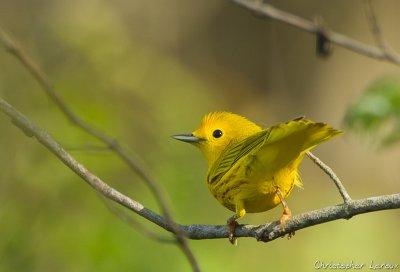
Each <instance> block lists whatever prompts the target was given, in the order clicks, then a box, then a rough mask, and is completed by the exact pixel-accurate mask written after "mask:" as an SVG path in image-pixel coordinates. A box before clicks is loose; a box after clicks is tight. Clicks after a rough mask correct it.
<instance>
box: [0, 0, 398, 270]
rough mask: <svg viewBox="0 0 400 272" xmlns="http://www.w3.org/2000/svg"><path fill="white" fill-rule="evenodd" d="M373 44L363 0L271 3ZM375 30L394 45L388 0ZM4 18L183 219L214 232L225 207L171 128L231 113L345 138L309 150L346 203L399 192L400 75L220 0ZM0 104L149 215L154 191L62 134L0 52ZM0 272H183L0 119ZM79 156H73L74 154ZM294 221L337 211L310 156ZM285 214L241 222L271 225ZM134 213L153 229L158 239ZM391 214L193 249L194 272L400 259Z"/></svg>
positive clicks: (78, 7)
mask: <svg viewBox="0 0 400 272" xmlns="http://www.w3.org/2000/svg"><path fill="white" fill-rule="evenodd" d="M269 2H270V3H271V4H273V5H275V6H276V7H278V8H281V9H283V10H287V11H290V12H293V13H295V14H298V15H301V16H303V17H306V18H310V19H313V18H316V17H317V15H318V16H321V17H322V18H324V22H325V24H326V25H327V26H329V27H331V28H332V29H334V30H336V31H338V32H341V33H343V34H346V35H349V36H351V37H354V38H356V39H359V40H361V41H363V42H366V43H369V44H374V39H373V36H372V35H371V33H370V30H369V27H368V22H367V19H366V17H365V14H364V8H363V2H362V1H344V0H341V1H322V2H321V1H311V0H307V1H294V0H280V1H269ZM373 3H374V7H375V11H376V14H377V17H378V20H379V22H380V25H381V28H382V31H383V34H384V36H385V38H386V39H387V40H388V42H389V43H390V44H391V45H392V47H393V48H397V49H399V50H400V36H399V35H398V33H399V32H398V27H397V25H398V24H399V23H400V18H399V16H398V10H399V9H400V2H398V1H394V0H393V1H389V0H385V1H375V2H373ZM0 20H1V25H2V27H3V28H5V29H6V30H7V32H9V33H10V34H11V35H12V36H13V37H14V38H16V39H17V40H18V41H19V42H20V44H21V45H22V46H23V47H24V48H25V50H26V51H27V52H29V54H30V55H32V56H33V58H34V59H35V60H36V61H37V62H38V63H39V64H40V65H41V66H42V67H43V69H44V71H45V72H46V73H47V74H48V76H49V78H50V79H51V81H52V82H53V83H54V85H55V87H56V89H57V91H58V92H59V94H60V95H61V96H62V97H63V98H64V99H65V101H66V102H67V103H68V104H69V105H70V106H71V107H72V109H73V110H74V111H75V112H76V113H77V114H79V115H80V116H82V117H83V118H84V119H85V120H87V121H89V122H90V123H92V124H94V125H95V126H97V127H98V128H101V129H102V130H104V131H106V132H107V133H108V134H110V135H113V136H115V137H116V138H117V139H119V140H120V141H121V142H123V143H124V146H126V147H128V148H129V149H131V150H133V151H134V152H135V153H136V154H138V155H139V156H140V157H141V158H142V160H143V161H144V162H145V164H146V165H147V166H148V169H149V171H151V172H152V173H153V175H154V176H155V178H156V179H157V180H158V181H159V183H160V185H161V186H162V187H163V188H164V190H165V192H166V193H168V198H169V203H170V205H171V207H172V209H173V214H174V218H175V219H176V220H177V221H178V222H180V223H183V224H192V223H202V224H223V223H224V222H226V219H227V218H228V217H229V216H230V215H231V213H230V212H229V211H228V210H226V209H225V208H224V207H222V206H221V205H220V204H219V203H217V201H216V200H215V199H214V198H213V197H212V195H211V194H210V193H209V192H208V189H207V187H206V184H205V173H206V165H205V161H204V159H203V158H202V155H201V154H200V152H198V151H197V150H196V149H195V148H193V147H191V146H188V145H185V144H182V143H179V142H176V141H174V140H172V139H171V138H170V135H172V134H176V133H181V132H190V131H192V130H193V129H195V128H196V127H197V126H198V124H199V121H200V119H201V117H202V116H203V115H204V114H206V113H208V112H210V111H214V110H229V111H232V112H236V113H239V114H242V115H244V116H247V117H248V118H250V119H251V120H254V121H256V122H258V123H259V124H261V125H264V126H269V125H272V124H275V123H277V122H281V121H286V120H288V119H292V118H295V117H298V116H302V115H305V116H307V117H308V118H311V119H314V120H316V121H323V122H328V123H330V124H332V125H333V126H334V127H337V128H341V129H343V130H345V132H346V133H345V134H344V135H343V136H342V137H338V138H335V139H334V140H332V141H330V142H328V143H326V144H324V145H322V146H320V147H318V149H316V150H315V154H316V155H318V156H319V157H320V158H321V159H322V160H323V161H325V162H326V163H327V164H328V165H330V166H331V167H332V168H333V169H334V170H335V171H336V173H337V174H338V175H339V176H340V177H341V178H342V180H343V183H344V185H345V186H346V187H347V189H348V190H349V193H350V194H351V196H352V197H353V198H363V197H368V196H373V195H380V194H391V193H396V192H399V191H400V181H399V174H400V169H399V160H400V152H399V151H400V145H399V144H398V143H397V139H398V135H399V133H398V131H400V130H399V128H400V122H399V108H400V87H399V84H398V82H397V80H398V79H397V78H398V77H399V75H400V67H399V66H395V65H393V64H390V63H385V62H380V61H377V60H373V59H370V58H367V57H365V56H361V55H358V54H356V53H354V52H350V51H347V50H344V49H342V48H339V47H337V46H334V48H333V52H332V55H331V56H330V57H328V58H318V57H316V54H315V36H313V35H310V34H308V33H305V32H303V31H301V30H298V29H295V28H292V27H289V26H287V25H284V24H281V23H279V22H276V21H272V20H268V19H267V20H263V19H260V18H257V17H255V16H253V15H252V14H251V13H249V12H247V11H245V10H243V9H242V8H240V7H238V6H236V5H234V4H233V3H232V2H230V1H223V0H218V1H215V0H213V1H211V0H206V1H182V0H170V1H123V0H115V1H102V0H87V1H77V0H70V1H62V0H52V1H50V0H34V1H32V0H17V1H15V0H0ZM0 95H1V97H3V98H5V99H6V100H8V101H9V102H10V103H11V104H13V105H14V106H15V107H17V108H18V109H19V110H21V111H22V112H23V113H25V114H26V115H27V116H29V117H30V118H31V119H32V120H34V121H35V122H36V123H37V124H39V125H40V126H41V127H43V128H45V129H46V130H48V131H49V132H50V133H51V134H52V135H53V136H54V137H55V138H56V139H57V140H58V141H59V142H60V143H61V144H62V145H64V146H65V147H67V148H69V149H71V152H72V154H73V155H74V156H75V157H76V158H77V159H78V160H80V161H81V162H83V163H84V164H85V165H86V166H87V167H88V168H89V169H90V170H92V171H93V172H94V173H96V174H97V175H99V176H100V177H102V178H103V179H104V180H105V181H106V182H108V183H109V184H110V185H112V186H114V187H116V188H117V189H119V190H121V191H122V192H124V193H125V194H128V195H129V196H131V197H133V198H134V199H136V200H138V201H140V202H142V203H144V204H145V205H146V206H148V207H150V208H152V209H157V205H156V203H155V201H154V199H153V198H152V196H151V194H150V193H149V190H148V189H147V188H146V187H145V186H144V185H143V183H142V182H141V180H140V179H139V178H138V177H137V176H136V175H135V174H133V173H132V172H131V171H130V170H129V169H128V168H127V167H126V166H125V165H124V164H123V163H122V162H121V161H120V160H119V159H118V158H116V156H115V155H113V154H112V153H110V152H98V151H97V152H93V151H91V152H88V151H84V150H76V149H79V147H81V146H85V145H93V144H95V145H96V144H97V145H99V143H98V142H96V141H95V140H94V139H93V138H92V137H90V136H88V135H86V134H85V133H84V132H82V131H81V130H79V129H77V128H76V127H74V126H73V125H71V124H70V123H69V122H68V121H67V120H66V119H65V118H64V116H63V115H62V114H61V113H60V111H59V110H58V108H56V106H55V105H54V104H53V103H52V101H50V99H48V97H47V96H46V95H45V93H44V92H43V90H42V89H41V88H40V86H39V85H38V84H37V82H36V81H35V80H34V79H33V78H32V77H31V75H30V74H29V73H28V72H27V71H26V70H25V69H24V68H23V67H22V66H21V65H20V63H18V61H17V60H16V59H15V58H14V57H13V56H11V55H10V54H8V53H7V52H6V51H5V50H3V49H2V50H0ZM0 132H1V134H0V165H1V170H0V233H1V235H0V271H161V270H165V271H188V270H190V266H189V265H188V263H187V261H186V259H185V258H184V256H183V255H182V253H181V252H180V251H179V249H178V248H177V247H174V246H171V245H167V244H160V243H157V242H155V241H153V240H150V239H148V238H146V237H144V236H142V235H141V234H139V233H137V232H136V231H135V230H133V229H132V228H131V227H129V226H128V225H126V224H124V223H123V222H121V221H120V220H119V219H118V218H117V217H115V215H113V214H112V213H110V212H109V211H108V210H107V208H106V207H105V206H104V204H103V203H102V201H101V200H100V199H99V198H98V196H97V195H96V193H95V192H94V191H93V190H92V189H91V188H89V186H87V184H85V183H84V182H82V180H80V179H79V178H78V177H77V176H76V175H75V174H73V173H72V172H71V171H70V170H69V169H67V168H66V167H65V166H64V165H62V164H61V163H60V162H59V161H58V160H57V159H56V158H55V157H54V156H53V155H52V154H50V153H49V152H48V151H47V150H45V149H44V148H43V147H42V146H41V145H39V144H38V143H37V142H36V141H35V140H33V139H31V138H28V137H26V136H25V135H23V134H22V133H21V131H20V130H19V129H16V128H15V127H14V126H13V125H12V124H11V123H10V122H9V119H8V118H6V117H5V116H4V115H0ZM74 150H75V151H74ZM301 170H302V178H303V181H304V189H297V190H295V191H294V192H293V194H292V197H291V198H290V199H289V200H288V203H289V206H290V207H291V209H292V212H293V213H294V214H298V213H301V212H306V211H309V210H312V209H317V208H320V207H324V206H327V205H332V204H335V203H339V202H340V201H341V198H340V195H339V194H338V192H337V191H336V189H335V186H334V185H333V183H332V182H331V180H329V178H328V177H327V176H325V175H324V174H323V173H322V172H321V171H320V170H319V169H318V168H317V167H316V166H315V165H313V164H312V162H310V161H309V160H308V159H305V160H304V163H303V165H302V169H301ZM280 213H281V209H274V210H272V211H268V212H265V213H262V214H256V215H248V216H246V217H245V219H243V220H242V221H241V222H242V223H251V224H262V223H264V222H266V221H271V220H276V219H277V218H278V217H279V215H280ZM135 218H137V220H139V221H140V222H141V223H143V224H144V225H146V226H147V227H148V228H149V229H152V230H155V231H159V232H160V233H161V234H165V235H168V234H167V233H165V232H163V231H162V230H160V229H159V228H157V227H155V226H153V225H151V224H149V223H147V222H146V221H144V220H142V219H140V218H138V217H135ZM399 219H400V214H399V211H398V210H392V211H383V212H377V213H372V214H365V215H360V216H357V217H354V218H352V219H351V220H349V221H345V220H340V221H335V222H331V223H328V224H323V225H319V226H316V227H311V228H307V229H304V230H301V231H298V232H297V234H296V236H295V237H294V238H293V239H291V240H290V241H287V240H286V239H278V240H275V241H273V242H271V243H268V244H263V243H259V242H256V241H255V240H254V239H246V238H242V239H239V244H238V246H236V247H234V246H231V245H230V244H229V243H228V241H227V240H225V239H219V240H202V241H190V245H191V247H192V248H193V251H194V253H195V255H196V256H197V258H198V261H199V262H200V265H201V267H202V268H203V270H204V271H244V270H246V271H267V270H268V271H289V270H293V268H296V271H310V270H313V269H314V263H315V262H316V261H317V260H320V261H324V262H350V261H354V262H358V263H366V265H367V266H368V265H369V263H370V261H374V262H391V263H399V262H400V256H399V252H400V236H399V235H398V230H399V226H400V224H399Z"/></svg>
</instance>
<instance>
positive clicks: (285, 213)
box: [276, 188, 294, 239]
mask: <svg viewBox="0 0 400 272" xmlns="http://www.w3.org/2000/svg"><path fill="white" fill-rule="evenodd" d="M276 195H277V196H278V197H279V200H280V201H281V203H282V207H283V213H282V216H281V218H280V219H279V222H280V224H281V229H284V228H285V225H286V222H287V221H288V220H289V219H290V218H291V217H292V212H291V211H290V209H289V206H288V204H287V203H286V201H285V198H284V197H283V194H282V192H281V190H280V189H279V188H276ZM292 236H294V232H292V233H290V234H289V236H288V238H289V239H290V238H291V237H292Z"/></svg>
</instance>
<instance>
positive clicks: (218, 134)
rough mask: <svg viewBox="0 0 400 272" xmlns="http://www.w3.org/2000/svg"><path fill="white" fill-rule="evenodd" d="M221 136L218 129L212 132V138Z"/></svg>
mask: <svg viewBox="0 0 400 272" xmlns="http://www.w3.org/2000/svg"><path fill="white" fill-rule="evenodd" d="M221 136H222V131H221V130H219V129H216V130H214V132H213V137H214V138H219V137H221Z"/></svg>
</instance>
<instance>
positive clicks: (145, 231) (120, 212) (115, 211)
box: [98, 194, 176, 244]
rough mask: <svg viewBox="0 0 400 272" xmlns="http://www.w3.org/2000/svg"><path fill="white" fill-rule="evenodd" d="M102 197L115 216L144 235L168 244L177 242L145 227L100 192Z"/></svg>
mask: <svg viewBox="0 0 400 272" xmlns="http://www.w3.org/2000/svg"><path fill="white" fill-rule="evenodd" d="M98 195H99V197H100V199H101V200H102V201H103V203H104V205H105V206H106V207H107V209H108V210H109V211H110V212H111V213H113V214H114V215H115V216H117V217H118V218H119V219H121V221H122V222H124V223H126V224H127V225H129V226H131V227H132V228H133V229H134V230H136V231H138V232H140V233H141V234H143V235H144V236H146V237H148V238H150V239H152V240H155V241H157V242H160V243H168V244H175V243H176V239H171V238H168V237H165V236H163V235H160V234H158V233H156V232H153V231H151V230H149V229H148V228H146V227H144V226H143V225H142V224H140V223H139V222H138V221H136V220H135V219H134V218H133V217H132V216H129V215H128V214H126V213H125V211H124V210H120V209H118V208H117V207H115V206H114V205H113V204H114V203H110V200H109V199H108V198H106V197H104V196H103V195H101V194H98Z"/></svg>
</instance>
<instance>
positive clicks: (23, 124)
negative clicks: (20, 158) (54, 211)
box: [0, 98, 400, 242]
mask: <svg viewBox="0 0 400 272" xmlns="http://www.w3.org/2000/svg"><path fill="white" fill-rule="evenodd" d="M0 110H1V111H2V112H4V113H5V114H6V115H8V116H9V117H10V118H11V120H12V122H13V123H14V124H15V125H16V126H17V127H19V128H20V129H21V130H22V131H23V132H24V133H25V134H26V135H27V136H29V137H35V138H36V139H37V140H38V141H39V143H41V144H42V145H43V146H45V147H46V148H47V149H48V150H49V151H50V152H52V153H53V154H54V155H55V156H56V157H57V158H58V159H59V160H61V161H62V162H63V163H64V164H65V165H66V166H67V167H69V168H70V169H71V170H72V171H73V172H75V173H76V174H77V175H78V176H80V177H81V178H82V179H83V180H84V181H86V182H87V183H88V184H89V185H90V186H91V187H92V188H93V189H95V190H96V191H97V192H99V193H100V194H102V195H103V196H105V197H106V198H108V199H111V200H113V201H115V202H117V203H119V204H121V205H122V206H124V207H126V208H128V209H130V210H131V211H133V212H135V213H137V214H138V215H140V216H142V217H144V218H146V219H147V220H149V221H150V222H153V223H154V224H156V225H158V226H160V227H162V228H163V229H165V230H168V231H171V232H173V229H172V228H171V225H170V224H168V223H167V221H166V219H165V218H164V217H162V216H160V215H159V214H157V213H155V212H153V211H152V210H150V209H148V208H146V207H144V206H143V205H142V204H141V203H139V202H137V201H135V200H133V199H131V198H129V197H128V196H126V195H124V194H122V193H120V192H119V191H117V190H116V189H114V188H112V187H111V186H109V185H108V184H106V183H105V182H104V181H102V180H101V179H100V178H99V177H97V176H96V175H94V174H92V173H91V172H90V171H89V170H88V169H87V168H86V167H85V166H83V165H82V164H81V163H79V162H78V161H76V160H75V159H74V158H73V157H72V156H71V155H70V154H68V153H67V152H66V151H65V150H64V149H63V148H62V147H61V146H60V145H59V144H58V143H57V142H56V141H55V140H54V139H53V138H52V137H51V136H50V135H49V134H48V133H47V132H46V131H44V130H43V129H41V128H39V127H37V126H36V125H35V124H34V123H32V122H31V121H30V120H28V119H27V117H25V116H24V115H23V114H22V113H20V112H19V111H17V110H16V109H14V108H13V107H12V106H11V105H10V104H8V103H7V102H6V101H5V100H3V99H2V98H0ZM398 208H400V193H398V194H392V195H383V196H376V197H370V198H364V199H359V200H350V201H349V202H348V203H343V204H340V205H335V206H328V207H325V208H321V209H318V210H314V211H310V212H306V213H302V214H299V215H296V216H294V217H293V218H292V219H290V220H289V221H288V222H287V224H286V226H285V228H284V229H281V228H280V226H279V222H277V221H276V222H271V223H267V224H264V225H258V226H254V225H239V226H238V227H237V228H236V231H235V235H236V236H237V237H253V238H256V239H257V240H259V241H264V242H269V241H272V240H275V239H276V238H278V237H283V236H285V235H286V234H289V233H291V232H293V231H298V230H301V229H304V228H307V227H311V226H314V225H318V224H322V223H326V222H330V221H334V220H338V219H350V218H351V217H353V216H355V215H358V214H363V213H368V212H375V211H380V210H388V209H398ZM174 224H175V223H174ZM175 226H177V227H178V228H179V229H180V231H181V232H182V233H184V235H185V236H186V237H188V238H191V239H216V238H227V237H228V229H227V227H226V225H187V226H185V225H178V224H176V225H175Z"/></svg>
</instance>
